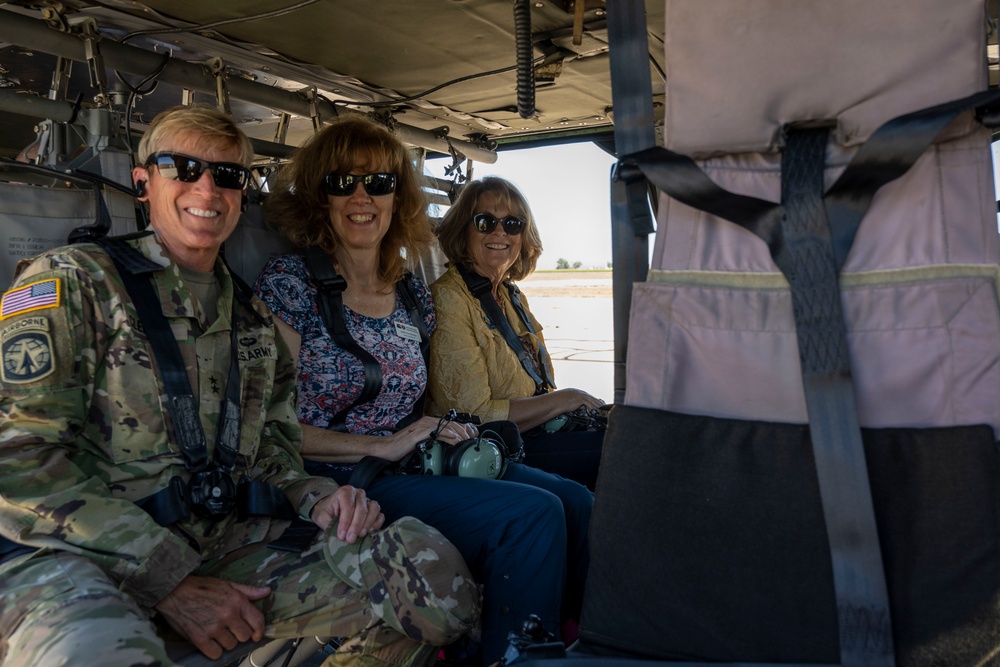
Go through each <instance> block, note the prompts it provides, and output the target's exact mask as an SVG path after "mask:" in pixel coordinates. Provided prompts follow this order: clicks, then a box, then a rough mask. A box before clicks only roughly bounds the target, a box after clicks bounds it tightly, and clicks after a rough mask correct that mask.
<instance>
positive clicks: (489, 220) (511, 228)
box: [472, 213, 524, 236]
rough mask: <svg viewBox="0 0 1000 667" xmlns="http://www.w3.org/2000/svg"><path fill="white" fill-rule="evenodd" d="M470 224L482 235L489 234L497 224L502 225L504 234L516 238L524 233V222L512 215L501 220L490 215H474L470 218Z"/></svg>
mask: <svg viewBox="0 0 1000 667" xmlns="http://www.w3.org/2000/svg"><path fill="white" fill-rule="evenodd" d="M472 222H473V223H474V224H475V225H476V229H477V230H479V231H480V232H482V233H483V234H489V233H490V232H492V231H493V230H494V229H496V228H497V223H498V222H499V223H502V224H503V230H504V232H505V233H507V234H510V235H511V236H517V235H518V234H520V233H521V232H523V231H524V220H521V218H517V217H515V216H513V215H508V216H507V217H506V218H504V219H503V220H501V219H499V218H497V217H496V216H495V215H492V214H491V213H476V214H475V215H474V216H472Z"/></svg>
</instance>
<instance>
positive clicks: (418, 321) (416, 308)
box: [352, 271, 431, 488]
mask: <svg viewBox="0 0 1000 667" xmlns="http://www.w3.org/2000/svg"><path fill="white" fill-rule="evenodd" d="M411 278H412V275H411V274H410V272H409V271H407V272H406V275H404V276H403V279H402V280H400V281H399V282H398V283H396V293H397V294H398V295H399V298H400V300H402V302H403V305H404V306H405V307H406V312H407V314H408V315H409V316H410V322H411V323H412V324H413V326H415V327H416V328H417V331H419V332H420V356H421V357H423V358H424V368H426V369H428V371H429V370H430V367H431V337H430V335H429V334H428V333H427V324H426V323H425V322H424V317H423V314H422V313H421V312H420V311H421V308H420V301H419V300H418V299H417V295H416V293H414V291H413V287H412V286H411V285H410V279H411ZM426 401H427V391H426V389H425V390H424V391H423V392H421V394H420V398H418V399H417V400H416V402H415V403H414V404H413V409H412V410H411V411H410V414H409V415H407V416H406V417H404V418H402V419H400V420H399V421H398V422H397V423H396V430H397V431H398V430H400V429H402V428H406V427H407V426H409V425H410V424H412V423H413V422H415V421H417V420H418V419H420V418H421V417H423V416H424V404H425V403H426ZM352 486H353V485H352ZM362 488H364V487H362Z"/></svg>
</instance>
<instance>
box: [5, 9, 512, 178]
mask: <svg viewBox="0 0 1000 667" xmlns="http://www.w3.org/2000/svg"><path fill="white" fill-rule="evenodd" d="M0 42H6V43H9V44H17V45H18V46H24V47H27V48H29V49H32V50H34V51H40V52H43V53H48V54H51V55H54V56H60V57H63V58H68V59H70V60H76V61H80V62H86V60H87V56H86V45H85V42H84V40H82V39H80V38H79V37H77V36H75V35H72V34H69V33H65V32H61V31H58V30H53V29H52V28H49V27H48V25H46V23H45V22H44V21H40V20H36V19H33V18H30V17H28V16H24V15H22V14H18V13H15V12H11V11H8V10H0ZM101 56H102V57H103V59H104V64H105V65H106V66H107V67H110V68H111V69H114V70H117V71H119V72H127V73H129V74H136V75H139V76H146V75H148V74H151V73H152V72H155V71H157V69H159V68H160V67H161V66H162V67H163V71H162V72H160V74H159V75H158V76H157V79H159V80H162V81H165V82H167V83H170V84H174V85H176V86H180V87H182V88H186V89H189V90H195V91H198V92H202V93H208V94H211V95H214V94H215V93H216V80H215V75H214V74H213V73H212V71H211V69H210V68H209V67H208V66H207V65H202V64H198V63H190V62H186V61H184V60H179V59H177V58H173V57H170V56H166V55H164V54H160V53H155V52H153V51H147V50H145V49H140V48H138V47H134V46H129V45H127V44H120V43H118V42H115V41H112V40H104V41H102V42H101ZM164 63H166V64H165V65H164ZM226 87H227V89H228V91H229V96H230V98H232V99H238V100H241V101H244V102H249V103H251V104H256V105H258V106H261V107H264V108H267V109H273V110H275V111H279V112H282V113H288V114H292V115H294V116H301V117H303V118H311V117H312V110H311V108H310V102H309V100H307V99H306V97H305V96H304V95H301V94H299V93H297V92H295V91H290V90H283V89H281V88H275V87H272V86H268V85H264V84H260V83H256V82H254V81H249V80H246V79H242V78H239V77H232V78H229V79H227V80H226ZM316 110H317V111H318V113H319V118H320V120H322V121H329V120H332V119H333V118H335V117H336V115H337V114H338V112H339V113H343V112H344V110H343V109H337V110H335V109H334V108H333V105H332V104H330V103H329V102H327V101H326V100H324V99H320V100H317V107H316ZM395 131H396V134H397V135H398V136H399V138H400V140H402V141H404V142H407V143H410V144H413V145H415V146H420V147H422V148H426V149H428V150H433V151H441V152H445V153H447V152H448V150H449V145H450V146H451V147H453V148H454V149H455V150H457V151H459V152H460V153H462V154H463V155H465V156H466V157H467V158H470V159H472V160H475V161H477V162H485V163H488V164H493V163H494V162H496V159H497V154H496V151H492V150H489V149H487V148H483V147H482V146H478V145H476V144H474V143H472V142H469V141H465V140H462V139H450V140H446V139H444V138H442V137H440V136H438V135H437V134H435V133H434V132H431V131H429V130H424V129H422V128H419V127H414V126H412V125H405V124H402V123H399V124H397V125H396V126H395Z"/></svg>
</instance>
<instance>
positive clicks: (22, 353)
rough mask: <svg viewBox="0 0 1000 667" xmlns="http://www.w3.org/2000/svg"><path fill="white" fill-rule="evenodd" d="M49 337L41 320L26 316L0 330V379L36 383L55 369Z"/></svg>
mask: <svg viewBox="0 0 1000 667" xmlns="http://www.w3.org/2000/svg"><path fill="white" fill-rule="evenodd" d="M52 357H53V354H52V336H51V335H50V333H49V322H48V320H47V319H45V318H44V317H26V318H24V319H21V320H18V321H17V322H15V323H14V324H11V325H10V326H7V327H5V328H4V329H3V331H0V361H2V366H0V379H2V380H3V381H4V382H7V383H12V384H14V383H25V382H34V381H36V380H40V379H42V378H44V377H46V376H47V375H49V374H50V373H52V371H54V370H55V367H56V366H55V360H54V359H53V358H52Z"/></svg>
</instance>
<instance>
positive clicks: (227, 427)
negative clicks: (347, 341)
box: [88, 238, 296, 526]
mask: <svg viewBox="0 0 1000 667" xmlns="http://www.w3.org/2000/svg"><path fill="white" fill-rule="evenodd" d="M88 240H90V241H92V242H94V243H96V244H97V245H99V246H100V247H102V248H103V249H104V251H105V252H107V254H108V256H109V257H110V258H111V260H112V261H113V262H114V264H115V267H116V268H117V269H118V273H119V275H120V276H121V279H122V283H123V284H124V285H125V289H126V291H127V292H128V294H129V297H130V298H131V299H132V302H133V304H134V305H135V308H136V311H137V313H138V315H139V320H140V321H141V322H142V323H143V330H144V333H145V334H146V336H147V338H148V339H149V344H150V347H151V348H152V351H153V356H154V357H155V358H156V363H157V366H158V367H159V370H160V376H161V378H162V379H163V382H164V389H165V390H166V392H167V399H168V401H167V410H168V412H169V413H170V417H171V420H172V421H173V423H174V433H175V435H176V437H177V439H178V443H177V444H178V446H179V447H180V449H181V454H182V456H183V457H184V466H185V468H186V469H187V470H188V471H189V472H199V471H201V470H204V469H205V468H206V467H207V466H208V465H209V462H208V450H207V446H206V440H205V433H204V430H203V429H202V427H201V420H200V416H199V411H198V407H197V402H196V401H195V399H194V393H193V392H192V391H191V383H190V380H189V379H188V376H187V371H186V370H185V368H184V360H183V358H182V357H181V353H180V348H179V347H178V345H177V341H176V340H175V339H174V337H173V333H172V330H171V328H170V323H169V322H168V321H167V318H166V317H165V316H164V315H163V311H162V308H161V306H160V300H159V298H158V297H157V295H156V291H155V289H154V287H153V282H152V276H153V274H154V273H156V272H157V271H161V270H162V269H163V267H161V266H160V265H159V264H157V263H156V262H153V261H152V260H150V259H148V258H147V257H145V256H144V255H142V253H140V252H138V251H137V250H135V249H134V248H132V247H131V246H129V245H128V244H127V243H126V242H125V240H124V239H122V238H90V239H88ZM233 279H234V294H235V295H236V298H237V300H238V301H240V302H241V303H243V305H244V306H246V307H247V309H248V310H249V311H250V312H251V313H253V315H254V316H255V317H256V318H258V320H260V321H266V320H264V318H263V317H262V316H261V315H260V314H259V313H257V311H256V310H255V309H254V308H253V307H252V306H251V304H250V296H249V294H250V288H249V286H247V285H246V283H244V282H243V281H242V280H240V279H239V278H238V277H236V276H235V275H233ZM236 317H237V316H236V312H235V309H234V310H233V320H232V333H231V335H230V361H229V374H228V380H227V386H226V392H225V399H224V401H223V406H222V410H221V411H220V416H219V428H218V437H217V441H216V446H215V447H214V459H215V463H216V464H217V465H218V467H219V469H220V470H221V471H223V472H224V473H225V474H231V473H232V472H233V470H234V469H235V466H236V460H237V456H238V455H239V442H240V423H241V414H240V373H239V357H238V351H237V338H238V327H237V322H236ZM189 498H190V494H189V492H188V489H187V488H186V486H185V483H184V481H183V480H182V479H181V478H180V477H174V478H172V479H171V480H170V483H169V484H168V485H167V486H166V487H165V488H163V489H161V490H160V491H158V492H157V493H154V494H152V495H150V496H147V497H146V498H143V499H141V500H139V501H138V502H137V503H136V504H137V505H138V506H139V507H141V508H142V509H143V510H145V511H146V512H147V513H148V514H150V516H152V517H153V519H154V520H155V521H156V522H157V523H158V524H160V525H161V526H169V525H172V524H174V523H176V522H178V521H182V520H184V519H187V518H188V517H189V516H190V514H191V506H190V502H189ZM236 512H237V516H238V518H240V519H241V520H242V519H244V518H246V517H247V516H271V517H275V518H279V519H294V518H295V516H296V514H295V511H294V509H293V508H292V506H291V503H290V502H289V501H288V498H287V497H286V496H285V495H284V493H283V492H282V491H281V490H280V489H278V488H277V487H275V486H273V485H271V484H268V483H264V482H255V481H251V480H248V479H247V480H241V481H240V483H239V484H238V485H237V499H236Z"/></svg>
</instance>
